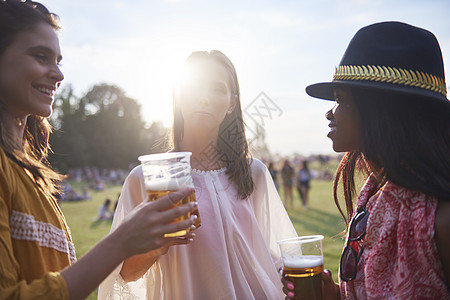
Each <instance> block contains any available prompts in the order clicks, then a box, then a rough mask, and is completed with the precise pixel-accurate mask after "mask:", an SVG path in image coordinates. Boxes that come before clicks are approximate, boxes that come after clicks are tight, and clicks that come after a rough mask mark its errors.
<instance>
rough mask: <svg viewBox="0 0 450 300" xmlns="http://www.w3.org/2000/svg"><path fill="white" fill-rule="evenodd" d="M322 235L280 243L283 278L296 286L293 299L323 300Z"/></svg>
mask: <svg viewBox="0 0 450 300" xmlns="http://www.w3.org/2000/svg"><path fill="white" fill-rule="evenodd" d="M322 239H323V236H322V235H310V236H302V237H297V238H292V239H286V240H281V241H278V245H279V246H280V250H281V258H282V260H283V265H284V268H283V277H284V278H285V279H286V280H288V281H290V282H292V283H293V284H294V287H295V288H294V294H295V298H293V299H299V300H304V299H311V300H315V299H322V277H321V274H322V271H323V254H322Z"/></svg>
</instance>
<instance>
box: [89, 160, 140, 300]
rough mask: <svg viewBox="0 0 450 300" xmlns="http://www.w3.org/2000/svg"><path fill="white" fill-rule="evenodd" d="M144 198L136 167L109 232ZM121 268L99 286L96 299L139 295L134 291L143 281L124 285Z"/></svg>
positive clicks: (122, 194)
mask: <svg viewBox="0 0 450 300" xmlns="http://www.w3.org/2000/svg"><path fill="white" fill-rule="evenodd" d="M146 197H147V195H146V192H145V186H144V178H143V175H142V169H141V167H140V166H138V167H136V168H134V169H133V170H132V171H131V172H130V174H129V175H128V176H127V178H126V180H125V182H124V184H123V187H122V191H121V193H120V197H119V202H118V204H117V208H116V211H115V212H114V220H113V223H112V225H111V232H113V231H114V230H115V229H116V228H117V227H119V225H120V224H121V223H122V222H123V220H124V219H125V217H126V216H127V215H128V214H129V213H130V212H131V211H132V210H133V209H134V208H135V207H136V206H138V205H139V204H140V203H142V202H143V201H144V200H145V199H146ZM121 268H122V263H121V264H120V265H119V266H118V267H117V268H116V269H115V270H114V271H113V272H111V274H109V276H108V277H107V278H106V279H105V280H104V281H103V282H102V283H101V284H100V286H99V288H98V299H102V300H104V299H124V298H126V299H128V298H130V299H131V298H132V297H129V296H131V295H133V294H134V295H135V294H137V293H139V292H137V291H135V289H136V288H137V287H138V286H141V285H142V280H143V279H142V278H141V279H139V280H138V281H136V282H132V283H126V282H124V281H123V279H122V277H121V276H120V274H119V272H120V269H121ZM144 276H145V275H144ZM133 299H134V298H133Z"/></svg>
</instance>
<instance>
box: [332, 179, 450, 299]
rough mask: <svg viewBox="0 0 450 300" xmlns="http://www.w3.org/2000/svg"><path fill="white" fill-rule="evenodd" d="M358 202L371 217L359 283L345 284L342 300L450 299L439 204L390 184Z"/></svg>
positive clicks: (368, 185)
mask: <svg viewBox="0 0 450 300" xmlns="http://www.w3.org/2000/svg"><path fill="white" fill-rule="evenodd" d="M373 185H374V180H373V177H372V176H370V177H369V179H368V180H367V182H366V183H365V185H364V187H363V189H362V190H361V193H360V195H359V197H358V200H357V203H356V206H357V207H356V211H358V210H359V209H360V208H362V207H364V206H365V207H366V210H367V211H368V212H369V213H370V215H369V219H368V220H367V227H366V235H365V236H364V239H363V240H362V241H361V242H360V243H363V245H364V251H363V253H362V257H361V259H360V261H359V263H358V266H357V274H356V278H355V279H354V280H352V281H349V282H344V281H341V283H340V288H341V297H342V299H450V294H449V290H448V288H447V286H446V283H445V276H444V273H443V268H442V265H441V262H440V260H439V256H438V252H437V247H436V244H435V241H434V218H435V215H436V208H437V203H438V202H437V199H436V198H434V197H431V196H428V195H426V194H424V193H421V192H417V191H412V190H409V189H406V188H403V187H400V186H397V185H395V184H394V183H392V182H387V183H386V184H385V185H384V186H383V187H382V188H381V189H380V190H379V191H378V192H377V193H376V194H375V195H373V196H372V197H370V198H369V199H368V195H370V191H371V189H373Z"/></svg>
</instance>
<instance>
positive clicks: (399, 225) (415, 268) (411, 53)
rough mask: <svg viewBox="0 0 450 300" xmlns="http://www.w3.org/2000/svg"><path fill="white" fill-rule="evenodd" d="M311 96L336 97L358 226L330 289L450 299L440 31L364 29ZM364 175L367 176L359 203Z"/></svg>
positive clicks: (449, 125)
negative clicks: (358, 179) (357, 182)
mask: <svg viewBox="0 0 450 300" xmlns="http://www.w3.org/2000/svg"><path fill="white" fill-rule="evenodd" d="M306 92H307V93H308V94H309V95H311V96H313V97H316V98H321V99H326V100H332V101H333V100H334V101H335V106H334V107H333V109H332V110H330V111H328V112H327V113H326V118H327V119H328V120H329V121H330V124H329V127H330V128H331V130H330V132H329V133H328V137H329V138H330V139H331V140H332V142H333V149H334V150H335V151H336V152H346V154H345V156H344V157H343V159H342V160H341V163H340V165H339V167H338V170H337V174H336V179H335V182H334V199H335V202H336V205H337V207H338V209H339V211H340V212H341V214H342V216H343V217H344V219H345V220H346V221H347V224H349V225H348V227H347V229H348V230H347V240H346V243H345V246H344V250H343V253H342V256H341V262H340V269H339V277H340V288H338V287H337V285H335V284H334V283H333V280H332V278H331V274H330V272H329V271H325V272H324V275H323V279H324V294H325V295H326V296H327V298H330V299H332V298H337V299H338V298H339V296H340V297H342V298H344V299H366V298H368V299H374V298H379V299H385V298H395V299H419V298H420V299H449V298H450V296H449V285H448V279H447V278H448V276H449V275H450V234H449V232H450V217H449V216H450V101H449V100H448V99H447V97H446V93H447V92H446V85H445V77H444V67H443V62H442V54H441V51H440V48H439V44H438V42H437V40H436V38H435V37H434V35H433V34H432V33H431V32H429V31H426V30H423V29H420V28H417V27H413V26H410V25H407V24H404V23H398V22H385V23H378V24H373V25H370V26H367V27H365V28H362V29H361V30H359V31H358V32H357V33H356V35H355V36H354V38H353V39H352V41H351V42H350V44H349V46H348V48H347V50H346V52H345V54H344V57H343V58H342V61H341V63H340V64H339V66H338V67H337V68H336V73H335V74H334V77H333V81H332V82H329V83H318V84H314V85H310V86H308V87H307V88H306ZM360 173H362V174H364V175H365V177H366V178H367V180H366V183H365V184H364V187H363V188H362V190H361V192H360V194H359V196H358V197H357V199H356V197H355V194H356V193H355V180H354V179H355V177H356V176H358V175H360ZM341 180H342V186H343V190H344V199H345V204H346V213H344V212H343V211H342V209H341V207H340V206H339V202H338V196H337V194H338V193H337V190H338V185H339V182H340V181H341ZM355 199H356V204H355V206H354V204H353V203H354V200H355ZM349 220H351V221H350V222H349ZM339 294H340V295H339ZM291 295H292V294H291Z"/></svg>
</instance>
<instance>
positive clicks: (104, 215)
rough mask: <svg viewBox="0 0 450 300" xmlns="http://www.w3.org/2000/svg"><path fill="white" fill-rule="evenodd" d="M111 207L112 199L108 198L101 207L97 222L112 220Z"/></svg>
mask: <svg viewBox="0 0 450 300" xmlns="http://www.w3.org/2000/svg"><path fill="white" fill-rule="evenodd" d="M110 206H111V199H109V198H106V200H105V202H104V203H103V205H102V206H100V209H99V210H98V216H97V219H96V221H100V220H108V219H111V218H112V212H111V211H110V209H109V208H110Z"/></svg>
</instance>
